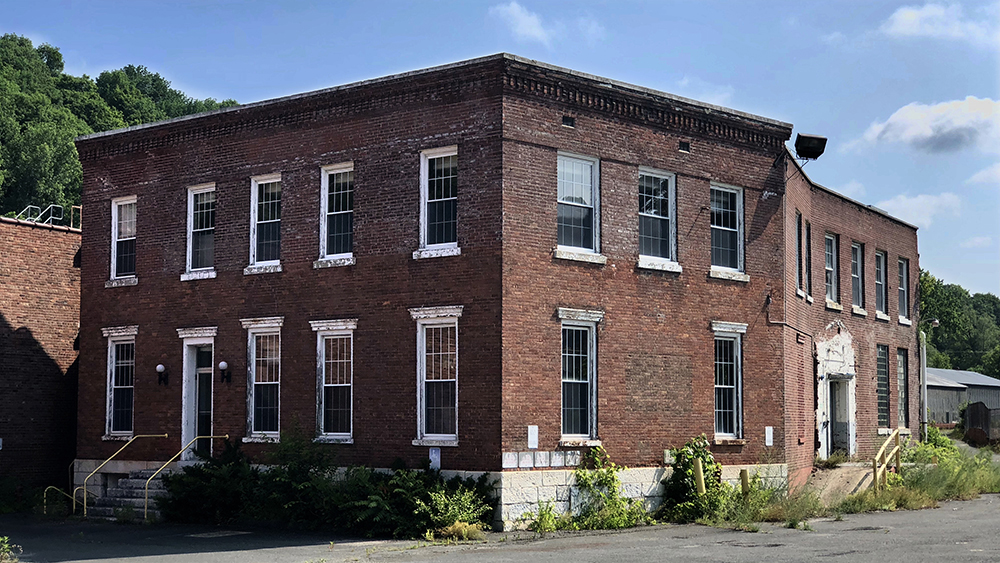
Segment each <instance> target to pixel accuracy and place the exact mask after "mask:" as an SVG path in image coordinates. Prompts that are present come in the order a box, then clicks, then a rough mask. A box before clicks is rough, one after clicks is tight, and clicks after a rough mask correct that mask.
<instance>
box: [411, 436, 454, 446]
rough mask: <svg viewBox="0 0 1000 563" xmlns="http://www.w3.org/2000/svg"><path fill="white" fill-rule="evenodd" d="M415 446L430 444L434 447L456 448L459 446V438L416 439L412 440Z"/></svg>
mask: <svg viewBox="0 0 1000 563" xmlns="http://www.w3.org/2000/svg"><path fill="white" fill-rule="evenodd" d="M411 443H412V444H413V445H414V446H429V447H432V448H455V447H458V440H457V439H455V440H429V439H427V438H423V439H416V440H414V441H413V442H411Z"/></svg>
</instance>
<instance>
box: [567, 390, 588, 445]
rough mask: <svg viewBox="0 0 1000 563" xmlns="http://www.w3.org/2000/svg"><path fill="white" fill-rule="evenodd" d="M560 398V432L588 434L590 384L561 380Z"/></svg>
mask: <svg viewBox="0 0 1000 563" xmlns="http://www.w3.org/2000/svg"><path fill="white" fill-rule="evenodd" d="M562 399H563V400H562V419H563V425H562V433H563V434H566V435H583V436H589V435H590V384H589V383H587V382H573V381H563V384H562Z"/></svg>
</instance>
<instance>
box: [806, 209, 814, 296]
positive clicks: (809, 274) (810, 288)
mask: <svg viewBox="0 0 1000 563" xmlns="http://www.w3.org/2000/svg"><path fill="white" fill-rule="evenodd" d="M812 257H813V252H812V225H810V224H809V221H806V264H805V266H806V295H812V292H813V271H812V263H813V262H812Z"/></svg>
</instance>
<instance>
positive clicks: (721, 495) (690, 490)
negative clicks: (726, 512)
mask: <svg viewBox="0 0 1000 563" xmlns="http://www.w3.org/2000/svg"><path fill="white" fill-rule="evenodd" d="M673 455H674V463H673V465H672V468H673V473H671V474H670V477H668V478H667V479H665V480H664V481H663V504H662V505H661V506H660V510H659V512H658V513H657V518H659V519H662V520H669V521H671V522H694V521H696V520H699V519H707V520H713V519H717V518H718V517H720V516H721V514H722V511H723V509H724V507H725V505H726V501H727V499H728V498H729V497H730V496H731V491H730V490H729V489H730V487H729V485H727V484H726V483H723V482H722V464H721V463H718V462H716V461H715V457H714V456H713V455H712V452H711V451H710V450H709V444H708V438H706V437H705V435H704V434H702V435H701V436H698V437H697V438H694V439H692V440H691V441H689V442H688V443H687V444H684V445H683V446H681V447H679V448H677V449H675V450H673ZM695 459H700V460H701V465H702V473H703V475H704V482H705V494H703V495H699V494H698V492H697V488H696V483H695Z"/></svg>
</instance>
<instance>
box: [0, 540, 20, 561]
mask: <svg viewBox="0 0 1000 563" xmlns="http://www.w3.org/2000/svg"><path fill="white" fill-rule="evenodd" d="M21 553H22V549H21V546H19V545H17V544H13V543H10V538H9V537H7V536H0V563H17V561H18V559H17V556H18V555H20V554H21Z"/></svg>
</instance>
